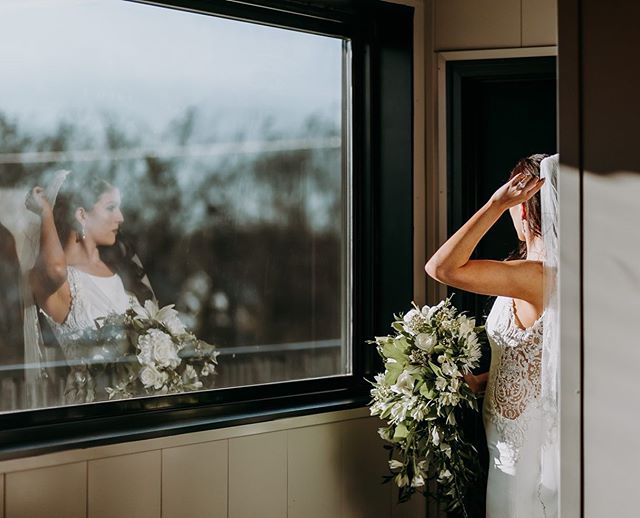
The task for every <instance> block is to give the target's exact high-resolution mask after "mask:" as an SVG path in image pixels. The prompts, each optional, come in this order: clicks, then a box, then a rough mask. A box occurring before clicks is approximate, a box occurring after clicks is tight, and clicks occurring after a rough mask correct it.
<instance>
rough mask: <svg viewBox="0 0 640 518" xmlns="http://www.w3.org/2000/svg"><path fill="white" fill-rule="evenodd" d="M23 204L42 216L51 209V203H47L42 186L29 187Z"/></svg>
mask: <svg viewBox="0 0 640 518" xmlns="http://www.w3.org/2000/svg"><path fill="white" fill-rule="evenodd" d="M24 204H25V207H27V209H29V210H30V211H31V212H33V213H35V214H37V215H38V216H42V215H43V214H45V213H47V212H51V211H52V208H51V203H49V200H48V199H47V196H46V194H45V193H44V189H43V188H42V187H34V188H33V189H31V190H30V191H29V192H28V193H27V197H26V199H25V201H24Z"/></svg>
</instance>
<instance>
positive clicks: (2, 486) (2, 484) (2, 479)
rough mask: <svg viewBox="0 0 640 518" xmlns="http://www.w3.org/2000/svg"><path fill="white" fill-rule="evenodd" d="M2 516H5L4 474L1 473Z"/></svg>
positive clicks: (2, 517)
mask: <svg viewBox="0 0 640 518" xmlns="http://www.w3.org/2000/svg"><path fill="white" fill-rule="evenodd" d="M0 518H4V474H2V473H0Z"/></svg>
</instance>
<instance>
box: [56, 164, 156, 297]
mask: <svg viewBox="0 0 640 518" xmlns="http://www.w3.org/2000/svg"><path fill="white" fill-rule="evenodd" d="M113 188H114V186H113V185H111V184H110V183H109V182H107V181H106V180H103V179H102V178H99V177H97V176H93V175H74V174H69V175H68V176H67V178H66V179H65V181H64V183H63V184H62V187H61V188H60V191H59V192H58V196H57V198H56V202H55V204H54V207H53V218H54V221H55V224H56V230H57V231H58V237H59V238H60V242H61V243H62V246H64V245H65V243H66V242H67V239H69V236H70V235H71V231H72V230H74V231H76V232H78V233H79V232H81V231H82V230H81V228H80V226H79V222H78V220H77V219H76V216H75V213H76V210H78V208H80V207H82V208H84V209H85V210H87V211H90V210H91V209H92V208H93V206H94V205H95V204H96V203H97V202H98V199H99V198H100V196H101V195H103V194H104V193H105V192H108V191H110V190H111V189H113ZM98 248H99V250H100V259H102V261H103V262H104V263H105V264H106V265H107V266H108V267H109V268H110V269H111V270H112V271H113V272H115V273H117V274H118V275H119V276H120V278H121V279H122V283H123V284H124V287H125V289H126V290H127V291H129V292H131V293H133V294H134V295H136V297H138V300H139V301H140V302H141V303H144V301H145V300H147V299H154V298H155V296H154V294H153V291H152V290H151V288H150V287H149V286H148V284H146V283H145V282H144V278H145V276H146V274H145V271H144V268H143V267H142V265H141V264H140V261H139V260H138V258H137V256H136V254H135V251H134V248H133V246H131V244H130V243H129V242H127V241H125V240H124V239H123V238H122V237H121V236H120V235H118V237H117V238H116V242H115V244H113V245H111V246H100V247H98Z"/></svg>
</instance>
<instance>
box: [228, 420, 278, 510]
mask: <svg viewBox="0 0 640 518" xmlns="http://www.w3.org/2000/svg"><path fill="white" fill-rule="evenodd" d="M286 515H287V432H284V431H283V432H275V433H265V434H260V435H254V436H250V437H240V438H238V439H231V440H230V441H229V518H255V517H258V516H259V517H260V518H283V517H286Z"/></svg>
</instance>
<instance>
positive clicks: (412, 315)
mask: <svg viewBox="0 0 640 518" xmlns="http://www.w3.org/2000/svg"><path fill="white" fill-rule="evenodd" d="M402 320H403V321H404V324H403V326H402V327H403V328H404V330H405V331H406V332H407V333H409V334H412V335H415V334H416V333H417V332H418V328H419V327H420V325H421V324H423V323H424V319H423V318H422V314H421V313H420V312H419V311H418V310H416V309H412V310H410V311H409V312H408V313H407V314H406V315H405V316H404V317H403V318H402Z"/></svg>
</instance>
